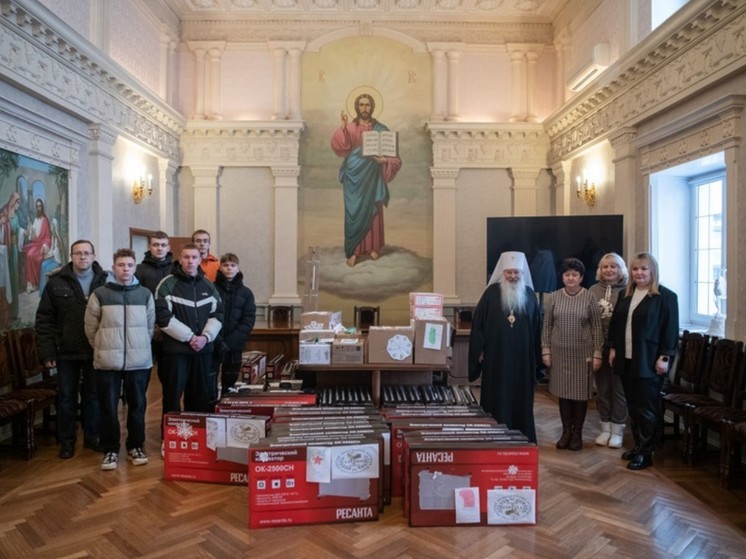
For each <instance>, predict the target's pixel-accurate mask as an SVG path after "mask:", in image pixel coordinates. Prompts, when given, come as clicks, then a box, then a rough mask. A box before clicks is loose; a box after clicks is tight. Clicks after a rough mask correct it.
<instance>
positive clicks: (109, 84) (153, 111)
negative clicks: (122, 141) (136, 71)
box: [0, 0, 183, 159]
mask: <svg viewBox="0 0 746 559" xmlns="http://www.w3.org/2000/svg"><path fill="white" fill-rule="evenodd" d="M32 10H37V11H38V12H42V11H43V10H44V8H43V6H41V5H38V3H33V4H32V3H29V2H24V1H22V0H0V72H1V73H2V74H3V76H4V77H5V78H6V79H8V80H10V81H14V82H16V83H17V84H19V86H20V87H22V88H23V89H26V90H29V91H31V92H33V94H34V95H36V96H39V97H42V98H45V99H47V100H48V101H49V102H51V103H53V104H55V105H58V106H61V107H65V110H67V111H72V112H73V113H74V114H76V115H77V116H78V117H79V118H81V119H83V120H84V121H86V122H88V123H99V122H100V123H105V124H108V125H110V126H113V127H115V128H116V129H117V130H118V131H120V132H122V133H125V134H126V135H128V136H129V137H130V138H132V139H134V140H136V141H139V142H141V143H142V144H143V145H146V146H148V147H150V148H151V149H153V150H154V151H155V152H156V153H158V154H159V155H160V156H163V157H167V158H169V159H178V156H179V144H178V140H179V135H180V134H181V130H182V128H183V119H182V118H181V116H180V115H179V114H178V113H177V112H176V111H174V110H173V109H171V108H170V107H169V106H168V105H166V104H165V103H163V102H162V101H161V100H160V99H158V98H156V97H154V96H152V95H150V94H148V93H146V92H145V91H144V89H143V88H142V87H141V86H139V85H138V84H136V83H135V82H134V81H133V80H132V79H131V78H129V77H127V76H125V75H124V73H123V72H122V71H121V70H118V69H117V68H116V67H115V65H114V64H112V63H111V62H110V61H108V60H107V59H105V58H104V57H103V56H102V55H101V54H99V53H98V51H96V49H95V48H93V47H92V46H91V45H89V44H88V43H86V42H85V41H82V40H80V39H78V38H77V36H74V35H73V34H70V36H69V37H68V36H62V35H61V33H60V32H58V31H56V30H55V29H52V28H50V27H49V26H48V25H47V24H46V23H45V21H55V22H56V21H57V20H56V18H55V17H54V16H53V14H51V13H50V12H44V13H43V14H41V13H32ZM42 15H43V19H42V17H41V16H42ZM56 27H57V28H59V29H64V26H63V25H62V24H60V25H59V26H57V25H56Z"/></svg>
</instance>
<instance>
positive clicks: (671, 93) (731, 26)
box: [545, 0, 746, 161]
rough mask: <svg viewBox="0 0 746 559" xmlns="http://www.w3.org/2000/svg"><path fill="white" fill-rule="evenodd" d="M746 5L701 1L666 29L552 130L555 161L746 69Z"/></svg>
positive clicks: (549, 124) (550, 124)
mask: <svg viewBox="0 0 746 559" xmlns="http://www.w3.org/2000/svg"><path fill="white" fill-rule="evenodd" d="M745 13H746V3H743V2H737V1H734V0H695V1H693V2H690V4H689V5H687V6H685V7H684V8H682V10H681V11H680V13H677V15H676V16H674V20H673V21H672V22H671V24H670V25H667V27H668V28H669V29H672V31H671V32H669V34H668V35H667V36H666V37H665V38H664V39H663V40H660V39H656V37H655V35H653V36H651V40H650V41H647V42H645V43H643V45H641V46H640V47H639V48H637V49H635V50H633V51H631V52H630V53H629V55H628V56H626V57H625V58H624V59H623V60H621V61H619V62H617V63H616V64H615V65H614V66H613V67H612V68H610V69H609V70H607V71H606V72H605V73H604V74H603V75H602V77H601V80H600V82H599V84H598V86H597V87H596V88H595V89H594V90H593V91H591V92H589V93H586V94H584V95H581V96H579V98H578V99H577V100H574V101H571V102H570V103H568V104H567V105H565V106H564V107H563V109H562V110H561V112H559V113H557V114H555V115H553V116H551V117H550V118H549V119H547V121H546V122H545V126H546V130H547V133H548V135H549V138H550V139H551V148H550V156H549V159H550V161H556V160H559V159H563V158H567V157H569V156H570V155H571V154H572V153H574V152H577V151H578V150H581V149H584V148H585V147H587V146H588V145H590V144H592V143H595V142H597V141H598V140H599V139H601V138H603V137H605V135H606V134H608V133H609V132H610V131H612V130H615V129H618V128H622V127H626V126H635V125H636V124H638V123H639V122H641V121H643V120H645V119H646V118H647V117H649V116H650V115H651V114H653V113H654V112H660V111H661V110H663V109H665V108H667V107H669V106H672V105H674V104H675V103H677V102H679V101H681V100H682V99H684V98H686V97H687V96H689V95H691V94H692V93H693V92H694V91H696V90H698V89H702V88H704V87H706V86H708V85H709V84H712V83H714V82H715V81H717V80H718V79H720V78H721V77H723V76H725V75H727V74H728V73H732V72H734V71H736V70H738V69H741V68H743V67H745V66H746V31H745V29H746V15H745Z"/></svg>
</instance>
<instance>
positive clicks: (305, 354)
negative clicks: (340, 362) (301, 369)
mask: <svg viewBox="0 0 746 559" xmlns="http://www.w3.org/2000/svg"><path fill="white" fill-rule="evenodd" d="M299 346H300V347H299V351H298V362H299V363H300V364H302V365H329V364H330V363H331V362H332V344H331V340H327V341H318V342H311V341H307V342H300V344H299Z"/></svg>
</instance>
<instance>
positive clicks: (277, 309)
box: [267, 305, 294, 328]
mask: <svg viewBox="0 0 746 559" xmlns="http://www.w3.org/2000/svg"><path fill="white" fill-rule="evenodd" d="M293 319H294V317H293V307H292V306H290V305H267V324H268V325H269V327H270V328H291V327H292V326H293Z"/></svg>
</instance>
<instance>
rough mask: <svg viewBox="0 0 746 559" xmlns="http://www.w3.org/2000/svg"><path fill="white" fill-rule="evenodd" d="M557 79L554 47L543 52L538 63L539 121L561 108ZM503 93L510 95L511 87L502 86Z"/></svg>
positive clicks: (537, 107) (537, 115) (537, 93)
mask: <svg viewBox="0 0 746 559" xmlns="http://www.w3.org/2000/svg"><path fill="white" fill-rule="evenodd" d="M556 79H557V53H556V52H555V51H554V49H551V50H547V51H544V52H542V54H541V56H539V60H538V61H537V63H536V92H535V95H536V99H535V102H536V117H537V118H538V119H539V122H541V121H542V120H544V119H545V118H546V117H548V116H549V115H550V114H552V113H553V112H554V111H555V110H557V109H558V108H559V104H560V102H561V101H562V100H561V99H557V88H556V87H555V85H554V84H555V83H556ZM500 89H501V94H502V95H504V96H505V97H506V100H507V101H508V102H509V101H510V98H509V97H508V95H509V93H510V89H508V87H507V86H502V87H501V88H500Z"/></svg>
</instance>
